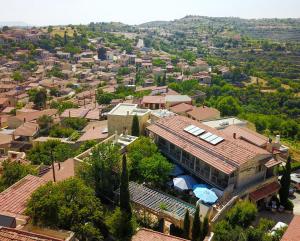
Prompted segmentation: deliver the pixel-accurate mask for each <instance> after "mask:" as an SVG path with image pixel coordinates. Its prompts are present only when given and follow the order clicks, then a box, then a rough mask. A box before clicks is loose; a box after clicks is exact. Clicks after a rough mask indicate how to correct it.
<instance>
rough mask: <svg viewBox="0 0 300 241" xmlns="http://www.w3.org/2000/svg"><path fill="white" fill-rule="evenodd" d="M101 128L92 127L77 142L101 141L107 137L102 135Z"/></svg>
mask: <svg viewBox="0 0 300 241" xmlns="http://www.w3.org/2000/svg"><path fill="white" fill-rule="evenodd" d="M103 131H104V128H103V127H94V128H91V129H89V130H87V131H86V132H85V133H84V134H83V135H82V136H81V137H80V138H79V139H78V140H77V141H78V142H82V141H90V140H101V139H106V138H107V137H108V133H107V132H106V133H103Z"/></svg>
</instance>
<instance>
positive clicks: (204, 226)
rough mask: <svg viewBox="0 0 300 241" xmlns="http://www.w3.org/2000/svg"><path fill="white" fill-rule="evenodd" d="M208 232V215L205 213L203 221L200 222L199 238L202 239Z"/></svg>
mask: <svg viewBox="0 0 300 241" xmlns="http://www.w3.org/2000/svg"><path fill="white" fill-rule="evenodd" d="M208 233H209V223H208V216H207V215H206V216H205V217H204V220H203V223H202V236H201V240H204V239H205V237H206V236H207V235H208Z"/></svg>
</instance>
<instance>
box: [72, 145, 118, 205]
mask: <svg viewBox="0 0 300 241" xmlns="http://www.w3.org/2000/svg"><path fill="white" fill-rule="evenodd" d="M120 159H121V158H120V150H119V147H118V146H117V145H113V144H112V143H101V144H99V145H97V146H95V148H94V149H93V151H92V154H91V156H90V157H89V158H87V159H86V160H85V162H84V163H83V164H82V168H80V170H79V172H78V175H79V176H80V177H81V178H82V179H83V180H84V181H85V182H86V183H87V184H88V185H89V186H90V187H92V188H93V189H94V190H95V193H96V196H97V197H99V198H103V199H107V198H108V199H110V198H112V197H113V191H114V190H115V189H116V188H117V187H118V185H119V175H118V174H119V173H120V166H121V165H120V164H121V163H120Z"/></svg>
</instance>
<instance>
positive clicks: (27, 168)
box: [0, 160, 37, 191]
mask: <svg viewBox="0 0 300 241" xmlns="http://www.w3.org/2000/svg"><path fill="white" fill-rule="evenodd" d="M2 169H3V170H2V176H1V177H0V191H2V190H4V189H6V188H8V187H10V186H11V185H13V184H14V183H16V182H17V181H19V180H20V179H22V178H23V177H25V176H26V175H28V174H31V175H37V170H35V169H34V167H33V166H31V165H25V164H22V163H18V162H11V161H9V160H6V161H4V162H3V163H2Z"/></svg>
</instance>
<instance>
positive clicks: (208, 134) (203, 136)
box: [200, 132, 213, 140]
mask: <svg viewBox="0 0 300 241" xmlns="http://www.w3.org/2000/svg"><path fill="white" fill-rule="evenodd" d="M211 135H213V134H212V133H210V132H207V133H205V134H203V135H201V136H200V138H201V139H202V140H205V139H206V138H208V137H210V136H211Z"/></svg>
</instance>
